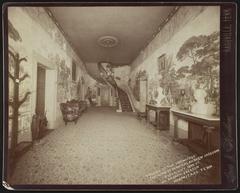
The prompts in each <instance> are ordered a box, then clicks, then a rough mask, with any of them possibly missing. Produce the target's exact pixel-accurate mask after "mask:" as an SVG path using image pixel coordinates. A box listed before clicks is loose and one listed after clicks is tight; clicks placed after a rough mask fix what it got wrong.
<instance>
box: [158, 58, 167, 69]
mask: <svg viewBox="0 0 240 193" xmlns="http://www.w3.org/2000/svg"><path fill="white" fill-rule="evenodd" d="M165 68H166V54H162V55H161V56H159V57H158V72H160V71H162V70H165Z"/></svg>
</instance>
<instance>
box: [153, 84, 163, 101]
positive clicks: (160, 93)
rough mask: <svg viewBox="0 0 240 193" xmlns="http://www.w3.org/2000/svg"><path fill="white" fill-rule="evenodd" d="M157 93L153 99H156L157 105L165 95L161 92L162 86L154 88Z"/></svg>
mask: <svg viewBox="0 0 240 193" xmlns="http://www.w3.org/2000/svg"><path fill="white" fill-rule="evenodd" d="M156 91H157V93H158V96H157V97H155V100H156V101H157V105H160V104H161V101H162V100H163V99H164V98H165V95H164V94H163V88H162V87H160V86H159V87H158V88H157V89H156Z"/></svg>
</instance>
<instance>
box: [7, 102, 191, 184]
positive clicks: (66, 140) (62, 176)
mask: <svg viewBox="0 0 240 193" xmlns="http://www.w3.org/2000/svg"><path fill="white" fill-rule="evenodd" d="M191 155H192V153H191V152H189V150H188V149H187V148H186V147H185V146H183V145H181V144H176V143H173V142H172V138H171V137H170V135H169V132H168V131H159V130H156V129H155V128H154V127H153V126H152V125H150V124H147V123H146V122H145V121H144V120H142V121H140V120H138V119H136V116H135V115H133V114H132V113H116V112H115V111H114V110H113V109H111V108H97V107H95V108H92V109H88V111H87V112H86V113H85V114H83V115H82V116H81V117H80V118H79V120H78V123H77V124H74V123H69V124H68V125H67V126H64V127H62V128H57V129H55V130H54V131H53V132H51V133H50V134H49V135H47V136H46V137H44V138H43V139H41V141H40V142H39V143H37V144H35V145H34V146H33V147H32V148H31V149H30V150H29V151H28V152H27V153H25V154H24V155H23V156H22V157H21V158H20V159H19V161H18V163H17V166H16V170H15V172H14V174H13V176H12V178H11V183H12V184H161V183H162V181H161V180H160V178H149V174H152V173H154V172H156V171H159V170H160V169H161V168H164V167H166V166H168V165H169V164H172V163H175V162H177V161H179V160H181V159H185V158H186V157H188V156H191ZM189 179H190V178H189ZM180 183H192V181H191V180H190V181H189V180H183V181H181V182H180Z"/></svg>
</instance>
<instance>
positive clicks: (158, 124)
mask: <svg viewBox="0 0 240 193" xmlns="http://www.w3.org/2000/svg"><path fill="white" fill-rule="evenodd" d="M159 113H160V111H159V110H156V124H157V126H156V127H157V129H160V120H159Z"/></svg>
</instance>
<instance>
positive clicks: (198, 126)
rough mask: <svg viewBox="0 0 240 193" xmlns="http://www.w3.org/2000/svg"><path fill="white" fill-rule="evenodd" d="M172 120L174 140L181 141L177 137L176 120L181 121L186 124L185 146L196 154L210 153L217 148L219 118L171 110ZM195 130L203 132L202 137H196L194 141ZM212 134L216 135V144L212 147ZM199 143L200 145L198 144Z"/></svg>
mask: <svg viewBox="0 0 240 193" xmlns="http://www.w3.org/2000/svg"><path fill="white" fill-rule="evenodd" d="M171 112H172V113H173V118H174V140H175V141H179V142H181V141H183V140H181V139H179V136H178V125H177V124H178V120H179V119H182V120H185V121H187V122H188V138H187V140H185V143H186V145H187V146H188V147H189V148H190V149H192V150H194V151H195V152H196V153H199V154H202V153H204V152H209V151H212V150H214V149H216V148H219V140H220V133H219V127H220V119H219V117H213V116H206V115H197V114H193V113H188V112H184V111H180V110H173V109H172V110H171ZM197 130H203V132H202V135H200V136H198V137H199V138H198V139H197V140H196V139H194V138H193V134H194V132H196V131H197ZM213 133H215V134H216V140H217V143H216V144H215V147H213V143H212V139H213V136H212V135H213ZM199 141H200V143H199Z"/></svg>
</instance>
